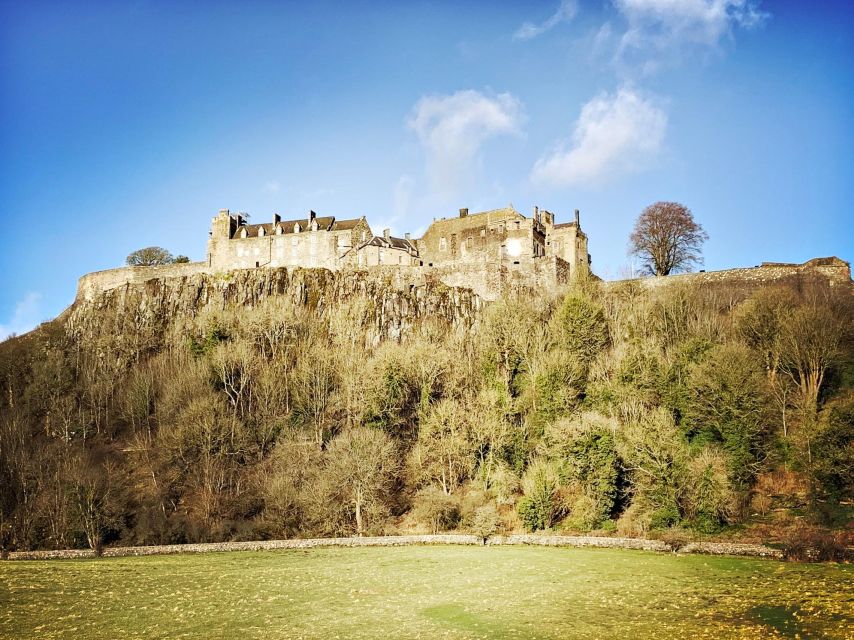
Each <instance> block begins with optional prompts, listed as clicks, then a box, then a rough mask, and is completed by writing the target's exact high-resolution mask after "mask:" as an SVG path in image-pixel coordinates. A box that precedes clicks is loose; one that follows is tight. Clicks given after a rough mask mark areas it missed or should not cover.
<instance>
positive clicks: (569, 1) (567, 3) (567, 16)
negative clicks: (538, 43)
mask: <svg viewBox="0 0 854 640" xmlns="http://www.w3.org/2000/svg"><path fill="white" fill-rule="evenodd" d="M576 13H578V2H577V0H561V3H560V6H559V7H558V8H557V11H555V12H554V13H553V14H552V15H551V16H550V17H549V18H548V19H546V20H545V21H543V22H541V23H540V24H534V23H532V22H526V23H524V24H523V25H522V26H521V27H519V29H517V30H516V33H514V34H513V39H514V40H530V39H531V38H536V37H537V36H539V35H542V34H543V33H545V32H546V31H549V30H551V29H553V28H555V27H556V26H557V25H559V24H560V23H561V22H569V21H570V20H572V19H573V18H574V17H575V14H576Z"/></svg>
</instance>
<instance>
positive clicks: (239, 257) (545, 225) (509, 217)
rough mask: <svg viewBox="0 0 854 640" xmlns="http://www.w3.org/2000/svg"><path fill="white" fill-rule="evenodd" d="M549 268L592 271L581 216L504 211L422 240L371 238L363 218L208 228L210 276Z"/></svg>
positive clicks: (461, 219) (456, 221)
mask: <svg viewBox="0 0 854 640" xmlns="http://www.w3.org/2000/svg"><path fill="white" fill-rule="evenodd" d="M547 261H548V262H550V263H551V264H552V266H553V267H554V268H553V269H552V270H553V271H554V272H555V273H556V274H560V278H559V279H561V280H566V279H567V278H571V277H573V276H575V275H577V274H580V273H585V274H586V273H587V272H588V271H589V268H590V256H589V254H588V253H587V236H586V235H585V234H584V232H583V231H582V230H581V223H580V219H579V212H578V210H577V209H576V211H575V219H574V220H573V221H571V222H565V223H556V222H555V216H554V214H553V213H551V212H550V211H545V210H540V209H539V208H538V207H534V212H533V216H532V217H530V218H528V217H526V216H524V215H522V214H521V213H519V212H518V211H516V209H514V208H513V206H512V205H511V206H508V207H505V208H503V209H494V210H491V211H482V212H479V213H469V210H468V209H460V210H459V216H458V217H454V218H441V219H437V220H434V221H433V223H432V224H431V225H430V227H429V228H428V229H427V231H426V232H425V233H424V235H423V236H422V237H421V238H418V239H413V238H411V237H410V234H408V233H407V234H406V235H405V237H403V238H396V237H393V236H392V235H391V234H390V232H389V230H388V229H385V230H384V231H383V234H382V235H380V236H378V235H374V233H373V231H372V230H371V227H370V225H369V224H368V222H367V220H366V219H365V218H364V216H363V217H361V218H355V219H349V220H338V219H336V218H335V217H334V216H318V215H317V214H315V212H314V211H312V212H310V213H309V215H308V217H307V218H300V219H296V220H282V219H281V217H280V216H279V215H278V214H275V215H274V216H273V219H272V221H271V222H268V223H261V224H249V223H248V221H247V220H246V218H245V216H244V215H243V214H240V213H236V214H233V213H231V212H230V211H229V210H227V209H223V210H221V211H220V212H219V215H217V216H216V217H215V218H214V219H213V221H212V224H211V232H210V240H209V241H208V251H207V263H208V267H210V268H211V269H215V270H229V269H251V268H260V267H308V268H325V269H330V270H333V271H334V270H339V269H343V268H346V267H354V268H360V267H375V266H396V267H419V268H426V269H431V268H433V269H441V270H446V269H448V268H460V267H465V266H469V267H472V266H478V265H479V266H484V265H492V266H493V267H497V268H504V269H507V270H509V271H512V272H518V274H519V275H520V276H522V277H524V276H525V275H526V273H527V272H530V271H532V270H534V269H535V268H536V266H537V265H538V263H544V262H547Z"/></svg>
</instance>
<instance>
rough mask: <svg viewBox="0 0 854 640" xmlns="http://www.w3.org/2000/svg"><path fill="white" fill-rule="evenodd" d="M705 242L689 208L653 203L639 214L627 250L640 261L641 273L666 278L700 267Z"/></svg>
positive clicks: (703, 233) (674, 204) (672, 203)
mask: <svg viewBox="0 0 854 640" xmlns="http://www.w3.org/2000/svg"><path fill="white" fill-rule="evenodd" d="M708 239H709V235H708V234H707V233H706V232H705V231H703V227H702V226H700V224H699V223H697V222H694V216H693V215H692V213H691V210H690V209H689V208H688V207H686V206H685V205H683V204H679V203H678V202H656V203H655V204H651V205H649V206H648V207H647V208H646V209H644V210H643V212H642V213H641V214H640V217H639V218H638V221H637V222H636V223H635V228H634V231H632V235H631V236H630V238H629V249H630V253H631V254H633V255H636V256H638V257H639V258H640V259H641V268H642V269H643V271H644V272H646V273H649V274H650V275H656V276H666V275H669V274H670V273H673V272H677V271H688V270H689V269H690V268H691V266H692V265H693V264H695V263H696V264H702V254H701V251H700V247H701V246H702V244H703V242H705V241H706V240H708Z"/></svg>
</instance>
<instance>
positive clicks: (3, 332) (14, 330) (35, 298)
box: [0, 291, 43, 340]
mask: <svg viewBox="0 0 854 640" xmlns="http://www.w3.org/2000/svg"><path fill="white" fill-rule="evenodd" d="M41 299H42V295H41V294H40V293H36V292H35V291H31V292H30V293H28V294H27V295H26V296H24V299H23V300H21V301H20V302H18V303H17V304H16V305H15V310H14V311H13V312H12V318H11V319H10V320H9V322H7V323H4V324H0V340H5V339H6V338H8V337H9V336H11V335H13V334H14V335H21V334H22V333H26V332H27V331H30V330H31V329H33V328H34V327H35V326H36V325H37V324H39V323H40V322H41V321H42V319H43V316H42V311H41Z"/></svg>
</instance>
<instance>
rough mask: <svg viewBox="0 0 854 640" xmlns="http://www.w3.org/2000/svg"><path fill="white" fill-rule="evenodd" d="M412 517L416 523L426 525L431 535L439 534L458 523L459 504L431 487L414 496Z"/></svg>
mask: <svg viewBox="0 0 854 640" xmlns="http://www.w3.org/2000/svg"><path fill="white" fill-rule="evenodd" d="M412 515H413V516H414V517H415V520H416V521H417V522H419V523H421V524H423V525H426V526H427V527H428V528H429V529H430V532H431V533H439V532H440V531H447V530H449V529H453V528H454V527H456V526H457V523H459V521H460V504H459V501H458V499H457V498H456V497H455V496H451V495H448V494H446V493H445V492H444V491H442V490H441V489H439V488H438V487H432V486H431V487H427V488H426V489H422V490H421V491H419V492H418V493H417V494H416V496H415V502H414V504H413V506H412Z"/></svg>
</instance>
